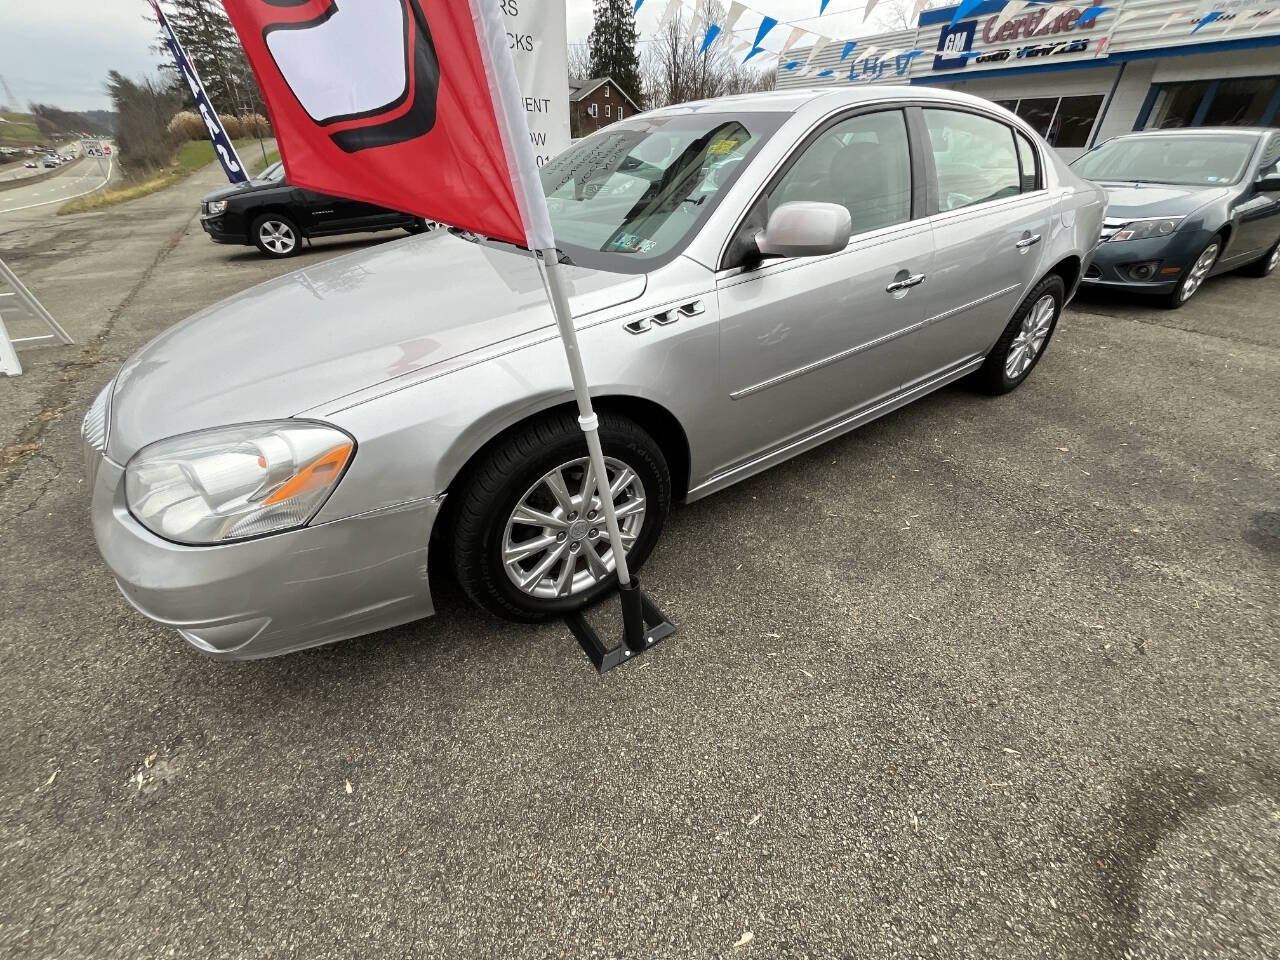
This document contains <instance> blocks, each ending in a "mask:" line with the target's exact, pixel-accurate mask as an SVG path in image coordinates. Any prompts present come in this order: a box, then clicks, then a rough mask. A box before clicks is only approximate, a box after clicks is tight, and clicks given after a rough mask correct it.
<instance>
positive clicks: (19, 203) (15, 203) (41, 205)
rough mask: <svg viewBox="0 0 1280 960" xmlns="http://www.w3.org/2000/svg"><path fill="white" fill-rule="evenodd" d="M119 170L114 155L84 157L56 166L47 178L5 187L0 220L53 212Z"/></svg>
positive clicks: (0, 195)
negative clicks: (27, 214)
mask: <svg viewBox="0 0 1280 960" xmlns="http://www.w3.org/2000/svg"><path fill="white" fill-rule="evenodd" d="M28 172H29V171H28ZM118 172H119V169H118V166H117V164H116V161H115V156H114V155H112V156H110V157H105V158H102V159H92V158H86V159H84V160H81V161H80V162H79V163H77V164H75V165H74V166H70V167H61V168H59V169H58V172H57V174H56V175H55V176H52V177H50V178H48V179H47V180H37V181H36V182H35V183H32V184H30V185H29V186H22V187H14V188H12V189H9V190H6V191H4V192H3V193H0V224H6V223H7V222H8V221H9V219H10V215H13V214H19V213H24V212H27V211H32V212H40V213H46V212H50V213H51V212H56V211H57V209H58V206H60V205H62V204H63V203H66V202H67V201H68V200H71V199H73V198H74V197H79V196H82V195H83V194H86V193H92V192H93V191H94V190H97V189H99V188H100V187H103V186H105V185H106V184H107V183H108V182H110V180H111V179H112V178H114V177H116V176H117V175H118Z"/></svg>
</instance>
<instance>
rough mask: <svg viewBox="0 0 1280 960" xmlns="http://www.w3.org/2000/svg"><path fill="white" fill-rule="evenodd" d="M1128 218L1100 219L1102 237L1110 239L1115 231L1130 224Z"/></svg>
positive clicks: (1117, 231)
mask: <svg viewBox="0 0 1280 960" xmlns="http://www.w3.org/2000/svg"><path fill="white" fill-rule="evenodd" d="M1130 222H1131V221H1129V220H1111V219H1107V220H1103V221H1102V239H1103V240H1110V239H1111V238H1112V237H1114V236H1115V235H1116V234H1117V233H1119V232H1120V231H1121V230H1123V229H1124V228H1125V227H1127V226H1128V225H1129V224H1130Z"/></svg>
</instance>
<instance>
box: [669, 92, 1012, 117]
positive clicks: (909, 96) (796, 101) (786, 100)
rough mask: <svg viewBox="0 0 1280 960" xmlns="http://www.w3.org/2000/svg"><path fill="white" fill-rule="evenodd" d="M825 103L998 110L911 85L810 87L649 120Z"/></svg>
mask: <svg viewBox="0 0 1280 960" xmlns="http://www.w3.org/2000/svg"><path fill="white" fill-rule="evenodd" d="M818 100H821V101H823V103H824V105H828V106H831V107H833V108H838V107H840V106H844V105H847V106H857V105H858V104H859V103H872V102H877V101H881V100H931V101H936V102H942V103H969V104H982V105H985V106H994V104H992V103H991V101H989V100H983V99H981V98H980V97H975V96H972V95H970V94H967V93H960V92H958V91H955V90H942V89H937V88H933V87H923V86H914V85H907V84H868V85H866V86H862V87H845V88H841V87H837V88H834V89H833V88H831V87H806V88H803V89H796V90H769V91H767V92H764V93H742V94H736V95H733V96H728V97H714V98H711V99H708V100H695V101H692V102H690V103H678V104H673V105H672V106H669V107H660V108H659V109H657V110H650V111H649V112H648V113H647V114H646V116H650V117H671V116H679V115H681V114H690V113H702V112H705V111H707V110H708V109H714V110H718V111H723V112H726V113H794V112H795V111H796V110H799V109H800V108H801V107H804V106H807V105H808V104H810V103H814V102H815V101H818Z"/></svg>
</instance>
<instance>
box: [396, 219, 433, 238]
mask: <svg viewBox="0 0 1280 960" xmlns="http://www.w3.org/2000/svg"><path fill="white" fill-rule="evenodd" d="M435 228H436V222H435V221H434V220H427V219H425V218H423V217H414V219H413V222H412V223H410V224H409V225H408V226H406V227H405V228H404V229H405V231H406V232H407V233H409V234H411V235H413V236H417V235H418V234H420V233H429V232H431V231H432V230H434V229H435Z"/></svg>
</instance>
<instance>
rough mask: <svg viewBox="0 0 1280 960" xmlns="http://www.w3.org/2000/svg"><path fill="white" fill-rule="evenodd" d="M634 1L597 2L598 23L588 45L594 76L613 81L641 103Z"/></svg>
mask: <svg viewBox="0 0 1280 960" xmlns="http://www.w3.org/2000/svg"><path fill="white" fill-rule="evenodd" d="M632 10H633V0H595V8H594V11H593V13H594V17H595V23H594V24H593V25H592V27H591V36H590V37H589V38H588V39H587V43H588V45H589V46H590V48H591V76H592V77H611V78H612V79H613V82H614V83H616V84H617V85H618V86H619V87H620V88H621V89H622V91H623V92H624V93H625V94H626V95H627V96H629V97H630V98H631V99H632V100H634V101H635V102H636V103H639V102H640V93H641V90H640V56H639V54H637V53H636V38H637V37H636V18H635V16H634V14H633V13H632Z"/></svg>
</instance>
